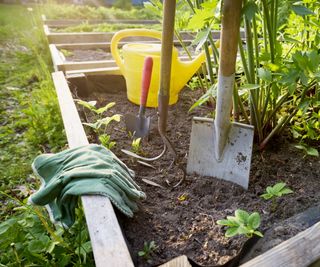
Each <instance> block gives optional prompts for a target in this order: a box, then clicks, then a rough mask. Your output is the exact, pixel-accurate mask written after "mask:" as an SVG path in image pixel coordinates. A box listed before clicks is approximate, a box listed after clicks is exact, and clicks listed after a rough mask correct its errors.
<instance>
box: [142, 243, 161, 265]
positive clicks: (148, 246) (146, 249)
mask: <svg viewBox="0 0 320 267" xmlns="http://www.w3.org/2000/svg"><path fill="white" fill-rule="evenodd" d="M157 249H158V246H157V245H156V243H155V242H154V241H150V242H146V241H145V242H144V245H143V250H141V251H139V252H138V256H139V257H142V258H143V259H144V260H146V261H147V262H149V263H150V262H151V256H152V253H154V252H155V251H156V250H157Z"/></svg>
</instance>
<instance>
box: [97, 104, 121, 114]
mask: <svg viewBox="0 0 320 267" xmlns="http://www.w3.org/2000/svg"><path fill="white" fill-rule="evenodd" d="M115 104H116V103H115V102H110V103H108V104H107V105H105V106H104V107H102V108H99V109H97V110H96V113H97V114H102V113H103V112H105V111H107V110H108V109H110V108H112V107H113V106H114V105H115Z"/></svg>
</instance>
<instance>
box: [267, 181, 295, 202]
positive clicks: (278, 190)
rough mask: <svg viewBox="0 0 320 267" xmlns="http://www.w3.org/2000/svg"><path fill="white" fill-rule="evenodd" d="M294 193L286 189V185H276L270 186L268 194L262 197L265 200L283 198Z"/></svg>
mask: <svg viewBox="0 0 320 267" xmlns="http://www.w3.org/2000/svg"><path fill="white" fill-rule="evenodd" d="M291 193H293V191H292V190H291V189H290V188H288V187H286V183H282V182H280V183H276V184H275V185H274V186H268V187H267V189H266V193H264V194H262V195H261V197H262V198H263V199H265V200H268V199H272V198H273V199H274V198H277V197H282V196H283V195H287V194H291Z"/></svg>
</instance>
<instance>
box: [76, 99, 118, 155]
mask: <svg viewBox="0 0 320 267" xmlns="http://www.w3.org/2000/svg"><path fill="white" fill-rule="evenodd" d="M76 101H77V103H78V104H79V105H81V106H83V107H85V108H87V109H89V110H90V111H91V112H92V113H93V114H94V115H95V118H94V120H95V122H93V123H83V125H86V126H88V127H90V128H91V129H93V131H94V132H95V133H96V135H97V136H98V139H99V141H100V143H101V144H102V145H103V146H104V147H106V148H108V149H112V148H113V147H114V146H115V145H116V142H114V141H112V140H111V136H110V135H109V134H108V133H107V130H108V126H109V124H110V123H111V122H113V121H115V122H119V121H120V118H121V115H119V114H115V115H113V116H111V117H104V116H103V114H104V113H105V112H106V111H108V110H109V109H110V108H112V107H113V106H114V105H115V102H111V103H108V104H107V105H105V106H104V107H101V108H96V104H97V101H84V100H80V99H77V100H76Z"/></svg>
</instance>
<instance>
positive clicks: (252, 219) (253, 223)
mask: <svg viewBox="0 0 320 267" xmlns="http://www.w3.org/2000/svg"><path fill="white" fill-rule="evenodd" d="M260 222H261V219H260V215H259V213H258V212H253V213H252V214H250V216H249V218H248V225H249V226H250V227H251V228H252V229H257V228H258V227H259V226H260Z"/></svg>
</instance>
